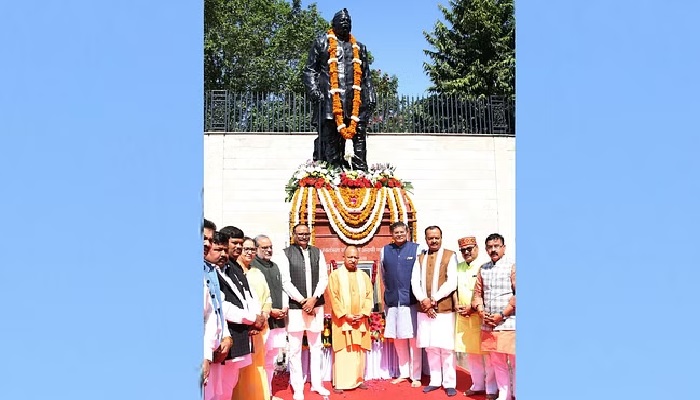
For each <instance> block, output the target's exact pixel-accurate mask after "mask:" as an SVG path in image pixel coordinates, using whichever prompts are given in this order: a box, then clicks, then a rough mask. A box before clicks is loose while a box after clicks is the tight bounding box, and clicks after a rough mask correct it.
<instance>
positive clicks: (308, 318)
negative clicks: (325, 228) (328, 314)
mask: <svg viewBox="0 0 700 400" xmlns="http://www.w3.org/2000/svg"><path fill="white" fill-rule="evenodd" d="M302 254H303V255H304V262H305V264H306V265H305V268H306V274H307V284H308V285H309V286H310V285H311V261H310V260H311V258H310V257H309V253H308V250H304V249H302ZM274 261H275V262H276V263H277V266H278V267H279V269H280V277H281V278H282V288H283V289H284V291H285V293H286V294H287V295H288V296H289V298H291V299H292V300H295V301H298V302H300V303H301V302H302V301H303V300H304V296H302V295H301V292H299V289H297V287H296V286H294V284H293V283H292V278H291V275H290V273H289V259H288V258H287V257H280V258H279V259H277V260H274ZM326 287H328V265H327V264H326V257H325V256H324V255H323V252H322V251H319V259H318V283H317V284H316V287H315V288H311V289H312V290H313V292H312V293H313V294H312V296H313V297H317V298H318V297H321V296H323V293H324V292H325V291H326ZM309 292H310V291H309V290H307V293H309ZM323 317H324V314H323V307H321V306H317V307H315V308H314V313H313V314H312V315H309V314H307V313H305V312H304V311H303V310H299V309H289V311H288V312H287V321H286V323H287V332H303V331H311V332H321V331H323Z"/></svg>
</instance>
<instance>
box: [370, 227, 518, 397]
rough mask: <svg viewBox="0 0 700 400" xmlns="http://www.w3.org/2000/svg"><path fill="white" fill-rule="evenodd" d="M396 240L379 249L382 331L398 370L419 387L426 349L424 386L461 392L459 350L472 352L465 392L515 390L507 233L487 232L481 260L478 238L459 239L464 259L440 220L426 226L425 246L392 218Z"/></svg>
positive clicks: (491, 394)
mask: <svg viewBox="0 0 700 400" xmlns="http://www.w3.org/2000/svg"><path fill="white" fill-rule="evenodd" d="M390 229H391V234H392V239H393V240H392V243H391V244H389V245H387V246H385V247H384V248H383V249H382V252H381V267H382V270H381V276H382V282H383V286H384V296H383V299H384V308H385V310H386V326H385V331H384V337H385V338H391V339H393V341H394V347H395V348H396V354H397V356H398V363H399V374H400V376H399V377H398V378H397V379H395V380H393V381H392V383H394V384H399V383H402V382H407V381H411V386H413V387H420V386H421V383H420V380H421V375H422V352H421V349H425V352H426V355H427V357H428V366H429V369H430V382H429V383H428V386H426V387H424V388H423V392H424V393H429V392H432V391H434V390H438V389H440V387H442V388H444V389H445V393H446V394H447V396H448V397H452V396H455V395H456V394H457V390H456V386H457V377H456V367H455V362H456V356H455V353H456V352H459V353H465V354H466V355H467V366H468V369H469V373H470V375H471V381H472V384H471V387H470V388H469V389H468V390H467V391H465V392H464V395H465V396H474V395H485V398H486V399H498V400H510V399H514V398H515V394H514V391H515V263H514V262H513V261H511V260H509V259H508V258H506V257H504V256H505V250H506V245H505V239H504V238H503V236H501V235H500V234H498V233H494V234H491V235H489V236H488V237H487V238H486V240H485V242H484V244H485V247H486V252H487V254H488V256H489V258H490V261H489V262H486V263H484V264H482V265H478V263H477V262H476V259H477V257H478V254H479V246H478V244H477V240H476V238H475V237H473V236H468V237H464V238H461V239H459V240H458V243H457V244H458V246H459V252H460V253H461V255H462V258H463V260H464V261H462V262H458V261H457V256H456V253H455V252H454V251H452V250H448V249H445V248H443V246H442V230H441V229H440V227H438V226H429V227H427V228H426V229H425V241H426V246H427V247H426V246H421V245H419V244H418V243H414V242H410V241H408V237H409V236H408V235H409V232H408V227H407V226H406V225H405V224H404V223H402V222H397V223H394V224H392V225H391V227H390Z"/></svg>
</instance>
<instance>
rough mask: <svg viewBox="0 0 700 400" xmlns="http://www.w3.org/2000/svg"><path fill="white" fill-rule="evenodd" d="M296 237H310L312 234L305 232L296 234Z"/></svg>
mask: <svg viewBox="0 0 700 400" xmlns="http://www.w3.org/2000/svg"><path fill="white" fill-rule="evenodd" d="M296 235H297V236H309V235H311V234H310V233H308V232H305V233H296Z"/></svg>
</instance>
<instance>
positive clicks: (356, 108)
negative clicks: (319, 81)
mask: <svg viewBox="0 0 700 400" xmlns="http://www.w3.org/2000/svg"><path fill="white" fill-rule="evenodd" d="M327 33H328V55H329V58H328V71H329V73H330V84H331V90H330V93H331V96H332V97H333V116H334V118H335V123H336V125H337V129H338V133H340V135H341V136H342V137H343V138H344V139H345V153H344V157H343V158H345V160H347V161H348V162H350V160H351V159H352V157H354V156H355V152H354V150H353V145H352V138H353V137H354V136H355V133H356V132H357V123H358V122H359V121H360V118H359V115H360V104H361V103H362V99H361V97H360V91H361V90H362V88H361V87H360V84H361V83H362V68H360V66H361V65H362V60H360V46H359V45H358V44H357V40H355V37H354V36H353V35H352V34H349V36H350V43H352V62H353V64H357V65H356V66H355V65H353V68H352V71H353V73H352V75H353V80H352V83H353V85H352V88H353V90H354V95H353V98H352V115H351V116H350V126H345V121H344V112H343V105H342V103H341V102H340V93H341V92H342V91H343V90H342V89H340V81H339V77H338V55H339V54H340V52H341V49H340V43H339V42H338V37H337V36H335V32H333V29H329V30H328V32H327ZM334 53H335V57H333V55H334Z"/></svg>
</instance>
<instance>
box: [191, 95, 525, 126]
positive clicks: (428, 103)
mask: <svg viewBox="0 0 700 400" xmlns="http://www.w3.org/2000/svg"><path fill="white" fill-rule="evenodd" d="M204 104H205V110H204V111H205V115H204V119H205V130H206V131H207V132H315V131H316V128H315V126H314V125H315V124H313V120H312V119H313V114H314V113H313V107H314V105H313V103H312V102H311V101H310V99H308V98H307V96H306V95H305V94H299V93H275V94H270V93H233V92H230V91H228V90H211V91H209V92H207V93H206V98H205V103H204ZM367 131H368V132H370V133H389V132H391V133H396V132H398V133H443V134H452V133H454V134H497V135H515V101H514V100H512V99H508V98H505V97H503V96H489V97H487V98H482V99H474V98H468V97H465V96H458V95H425V96H398V97H385V98H379V99H378V100H377V107H376V108H375V110H374V113H373V115H372V118H371V120H370V121H369V123H368V125H367Z"/></svg>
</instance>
